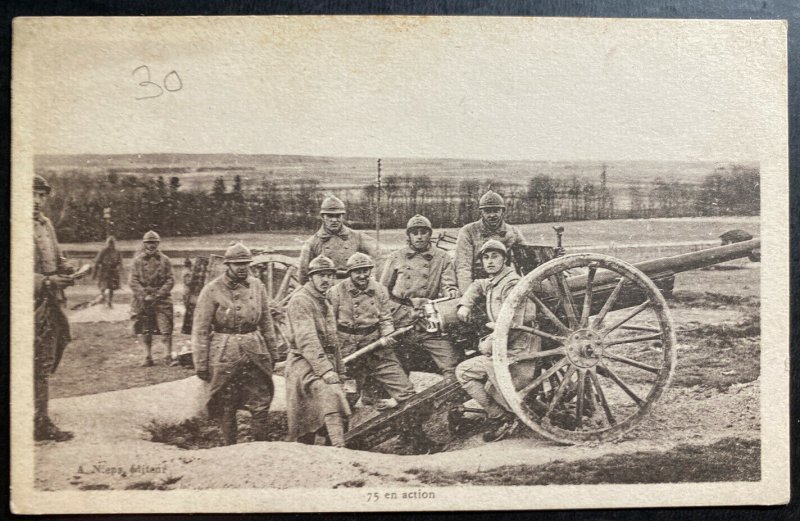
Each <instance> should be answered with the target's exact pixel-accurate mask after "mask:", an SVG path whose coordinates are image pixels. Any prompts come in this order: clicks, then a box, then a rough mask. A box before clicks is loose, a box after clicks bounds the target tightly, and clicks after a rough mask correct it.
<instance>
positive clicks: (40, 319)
mask: <svg viewBox="0 0 800 521" xmlns="http://www.w3.org/2000/svg"><path fill="white" fill-rule="evenodd" d="M51 191H52V189H51V187H50V184H49V183H48V182H47V180H46V179H45V178H43V177H41V176H38V175H37V176H35V177H34V180H33V243H34V263H33V271H34V276H33V281H34V326H35V335H34V342H33V360H34V364H33V368H34V370H33V380H34V393H33V394H34V439H35V440H36V441H42V440H54V441H66V440H69V439H71V438H72V433H71V432H67V431H62V430H61V429H59V428H58V427H56V426H55V424H54V423H53V422H52V420H50V416H49V414H48V401H49V377H50V374H51V373H54V372H55V371H56V368H57V367H58V364H59V362H60V361H61V355H62V354H63V353H64V349H65V348H66V347H67V344H68V343H69V342H70V340H71V336H70V331H69V322H68V321H67V317H66V315H64V312H63V310H62V307H63V305H64V303H65V301H66V299H65V297H64V291H63V290H64V288H65V287H67V286H71V285H72V283H73V282H72V278H71V277H69V275H70V274H72V272H73V269H72V268H71V267H70V266H68V265H67V263H66V259H65V258H64V257H62V256H61V249H60V247H59V245H58V239H57V238H56V232H55V229H54V228H53V225H52V223H51V222H50V219H48V218H47V217H45V216H44V214H42V206H43V205H44V202H45V199H46V198H47V197H48V196H49V195H50V193H51Z"/></svg>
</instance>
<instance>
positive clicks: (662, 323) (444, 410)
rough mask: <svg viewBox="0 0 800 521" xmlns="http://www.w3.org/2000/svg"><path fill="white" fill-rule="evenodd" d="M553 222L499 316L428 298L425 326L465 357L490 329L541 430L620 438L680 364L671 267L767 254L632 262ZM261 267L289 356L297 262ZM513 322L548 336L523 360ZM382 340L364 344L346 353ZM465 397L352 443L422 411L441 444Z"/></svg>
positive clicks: (432, 398)
mask: <svg viewBox="0 0 800 521" xmlns="http://www.w3.org/2000/svg"><path fill="white" fill-rule="evenodd" d="M556 231H557V233H558V234H559V240H558V247H557V248H554V247H550V246H534V245H518V246H515V247H513V248H512V253H511V256H510V260H511V262H512V263H513V265H514V267H515V268H516V269H517V271H518V272H519V273H520V274H521V275H523V279H522V280H521V281H520V282H519V283H518V284H517V286H516V287H515V288H514V290H513V291H512V293H511V294H510V295H509V297H508V299H507V300H506V302H504V304H503V307H502V310H501V312H500V315H499V316H498V318H497V321H496V323H494V324H485V323H480V321H478V322H479V323H478V324H474V325H472V326H471V327H466V328H465V326H464V325H463V324H461V323H459V321H458V320H457V318H456V305H457V299H439V300H434V301H428V302H426V303H425V304H424V305H423V306H422V308H421V309H419V313H420V318H421V319H423V322H424V324H425V327H426V329H427V330H428V331H429V332H436V333H439V334H441V335H446V336H449V337H450V338H451V339H453V341H454V343H455V344H456V345H457V346H460V347H461V348H462V349H463V350H464V352H465V356H481V355H479V354H478V353H476V352H475V350H476V346H477V343H478V340H479V339H480V338H481V337H482V336H484V335H486V334H488V333H490V332H493V334H494V338H495V340H494V348H493V365H494V370H495V374H496V380H497V389H496V391H497V392H498V393H499V394H500V395H501V397H502V399H504V400H505V402H506V403H507V404H508V406H509V407H510V408H511V410H512V411H513V412H514V413H515V414H516V416H517V417H518V418H519V419H520V421H521V422H523V423H524V424H525V425H527V426H528V427H529V428H530V429H531V430H533V431H534V432H536V433H537V434H539V435H541V436H543V437H544V438H547V439H549V440H551V441H554V442H557V443H563V444H573V443H581V442H589V441H608V440H613V439H616V438H618V437H620V436H622V435H623V434H625V433H626V432H628V431H630V430H631V429H633V428H634V427H635V426H636V425H637V424H638V423H639V422H640V421H641V420H642V419H644V418H645V417H646V416H647V415H648V414H649V413H650V412H651V411H652V409H653V407H654V406H655V404H656V403H657V402H658V400H659V399H660V398H661V397H662V395H663V394H664V391H665V390H666V389H667V387H668V386H669V383H670V380H671V378H672V376H673V373H674V371H675V366H676V362H677V356H676V349H677V345H676V338H675V326H674V323H673V320H672V317H671V315H670V311H669V307H668V305H667V300H666V298H667V297H669V296H670V294H671V292H672V289H673V285H674V280H675V275H676V274H677V273H680V272H684V271H690V270H696V269H700V268H703V267H707V266H711V265H714V264H719V263H722V262H727V261H730V260H734V259H739V258H743V257H750V258H754V257H755V256H756V255H757V254H758V252H759V251H760V240H759V239H751V240H745V241H742V242H736V243H733V244H728V245H724V246H719V247H714V248H709V249H704V250H699V251H695V252H691V253H686V254H682V255H676V256H672V257H664V258H659V259H653V260H648V261H644V262H640V263H636V264H629V263H627V262H624V261H622V260H619V259H616V258H614V257H611V256H608V255H602V254H595V253H579V254H569V255H564V256H557V255H556V252H558V251H559V250H560V247H561V244H560V242H561V232H562V231H563V229H557V230H556ZM435 244H436V245H437V246H438V247H440V248H443V249H450V248H451V247H452V241H451V240H448V239H447V238H442V237H440V238H439V240H437V241H436V242H435ZM218 264H219V263H218ZM253 264H254V266H255V267H257V270H256V271H257V274H258V275H259V276H260V277H261V279H262V281H264V284H265V286H266V287H267V292H268V294H269V295H270V296H271V298H272V299H273V303H274V307H275V311H274V314H275V315H274V316H275V322H276V327H277V328H278V331H277V333H278V336H279V338H280V339H281V341H282V342H283V343H284V345H283V346H281V348H280V351H281V353H282V354H283V355H284V356H285V353H286V347H287V346H288V340H287V339H288V335H287V331H286V328H287V324H286V322H285V320H284V318H283V312H284V308H285V305H286V303H287V302H288V300H289V297H290V296H291V293H292V292H293V291H294V290H295V289H296V288H298V287H299V283H298V281H297V278H296V276H295V274H296V264H295V260H294V259H292V258H290V257H286V256H281V255H274V254H269V253H261V254H259V255H257V256H256V258H255V259H254V263H253ZM213 265H214V262H213V259H212V262H210V263H208V266H207V267H206V270H207V272H208V273H209V274H211V273H212V271H213V270H212V268H213ZM220 265H221V264H220ZM220 273H221V272H220ZM207 280H211V279H210V277H209V278H208V279H207ZM530 303H532V304H533V305H535V309H536V314H535V319H534V320H533V321H531V322H530V323H515V320H514V317H515V314H516V311H517V310H518V309H520V308H521V307H522V306H525V305H530ZM484 322H485V319H484ZM406 329H407V328H406ZM514 330H521V331H524V332H525V333H526V334H528V335H531V337H532V338H538V339H540V349H539V350H538V351H536V352H533V353H531V354H529V355H526V356H525V357H521V358H514V357H513V356H510V355H509V353H508V350H507V347H508V346H507V343H508V336H509V334H510V333H511V332H512V331H514ZM403 332H404V330H400V331H398V332H396V333H395V334H396V335H401V334H403ZM379 344H380V342H376V343H375V345H372V346H367V347H365V348H362V349H361V350H359V352H357V353H354V354H353V355H350V357H348V358H349V359H353V358H354V357H358V356H360V355H361V354H363V353H366V352H369V351H370V350H371V349H374V348H376V347H379ZM401 358H403V359H404V362H405V363H410V364H411V365H412V366H413V365H415V362H419V361H418V360H416V361H415V360H414V359H413V358H409V357H408V356H405V357H401ZM424 366H425V364H424V362H423V363H422V367H424ZM407 369H409V370H416V369H418V367H416V368H415V367H407ZM468 400H469V396H468V395H467V394H466V393H465V392H464V391H463V390H462V389H461V387H460V385H459V384H458V383H457V382H446V381H441V382H439V383H437V384H434V385H432V386H431V387H429V388H427V389H425V390H423V391H421V392H419V393H418V394H416V395H415V396H414V397H413V398H411V399H410V400H408V401H406V402H404V403H402V404H401V405H400V406H399V407H397V408H396V409H392V410H389V411H385V412H382V413H380V414H378V415H376V416H374V417H372V418H370V419H368V420H367V421H365V422H363V423H360V424H358V425H355V426H352V427H351V429H350V430H349V431H348V433H347V434H346V438H345V439H346V446H348V447H350V448H353V449H363V450H368V449H371V448H372V447H374V446H376V445H378V444H380V443H382V442H383V441H386V440H387V439H389V438H390V437H392V436H394V435H396V434H397V433H398V432H400V431H402V430H404V429H408V428H411V429H416V430H419V427H418V426H419V425H420V423H421V422H422V421H423V420H424V419H426V418H431V417H434V416H435V417H438V418H439V419H444V420H446V422H447V424H448V425H449V430H450V433H446V434H444V435H443V434H442V433H441V429H439V431H438V432H437V433H435V434H431V433H427V434H428V438H430V439H431V440H432V441H434V442H437V443H442V442H445V441H446V439H447V438H448V437H449V435H450V434H452V432H454V431H456V430H458V428H459V425H460V424H461V421H462V416H463V415H465V414H475V413H479V412H480V410H479V409H474V408H469V407H465V406H464V404H465V403H466V402H468Z"/></svg>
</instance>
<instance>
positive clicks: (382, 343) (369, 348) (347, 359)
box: [342, 325, 414, 364]
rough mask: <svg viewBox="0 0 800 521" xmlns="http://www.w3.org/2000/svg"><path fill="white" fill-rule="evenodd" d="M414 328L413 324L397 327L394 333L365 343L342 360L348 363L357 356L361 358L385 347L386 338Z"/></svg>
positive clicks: (397, 335) (394, 336)
mask: <svg viewBox="0 0 800 521" xmlns="http://www.w3.org/2000/svg"><path fill="white" fill-rule="evenodd" d="M412 329H414V326H413V325H412V326H404V327H401V328H398V329H396V330H395V331H394V333H391V334H389V335H386V336H384V337H381V338H379V339H378V340H376V341H374V342H372V343H370V344H367V345H365V346H364V347H362V348H361V349H359V350H358V351H355V352H353V353H350V354H349V355H347V356H345V357H344V358H343V359H342V362H344V363H345V364H347V363H350V362H352V361H353V360H356V359H357V358H361V357H362V356H364V355H366V354H367V353H371V352H372V351H375V350H376V349H378V348H380V347H384V346H385V345H386V340H387V339H390V338H397V337H399V336H400V335H404V334H406V333H407V332H409V331H411V330H412Z"/></svg>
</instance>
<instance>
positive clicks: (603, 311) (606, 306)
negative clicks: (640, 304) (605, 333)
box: [592, 277, 626, 328]
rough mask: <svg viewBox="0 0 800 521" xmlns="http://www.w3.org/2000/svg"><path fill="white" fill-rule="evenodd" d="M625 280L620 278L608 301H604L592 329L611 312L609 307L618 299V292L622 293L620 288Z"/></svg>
mask: <svg viewBox="0 0 800 521" xmlns="http://www.w3.org/2000/svg"><path fill="white" fill-rule="evenodd" d="M625 280H626V279H625V277H622V278H620V279H619V282H617V285H616V286H614V290H613V291H612V292H611V295H609V296H608V300H606V301H605V303H604V304H603V307H602V308H601V309H600V313H598V314H597V317H596V318H595V319H594V322H593V324H592V326H593V327H594V328H597V327H598V326H600V324H601V323H602V322H603V319H604V318H606V315H607V314H608V312H609V311H611V307H612V306H613V305H614V302H616V301H617V297H619V292H620V291H622V286H623V285H625Z"/></svg>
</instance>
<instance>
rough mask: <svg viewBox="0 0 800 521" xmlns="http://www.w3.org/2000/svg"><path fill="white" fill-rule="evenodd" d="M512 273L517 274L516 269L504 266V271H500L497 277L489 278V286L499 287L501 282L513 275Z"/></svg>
mask: <svg viewBox="0 0 800 521" xmlns="http://www.w3.org/2000/svg"><path fill="white" fill-rule="evenodd" d="M512 273H516V271H514V268H512V267H511V266H504V267H503V269H502V270H500V271H499V272H498V273H497V274H496V275H494V276H492V277H489V284H490V285H491V286H497V285H498V284H499V283H500V281H502V280H503V279H504V278H506V277H507V276H509V275H511V274H512Z"/></svg>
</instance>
